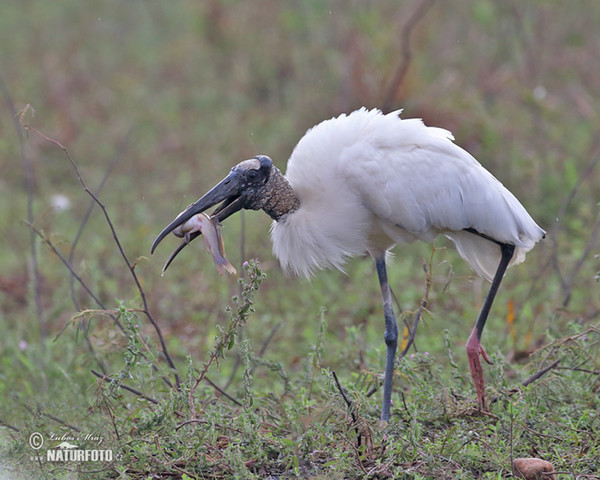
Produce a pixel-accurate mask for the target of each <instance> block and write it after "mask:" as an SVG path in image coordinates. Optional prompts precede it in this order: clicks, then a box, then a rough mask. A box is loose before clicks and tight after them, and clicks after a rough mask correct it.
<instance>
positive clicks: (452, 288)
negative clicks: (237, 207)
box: [0, 0, 600, 406]
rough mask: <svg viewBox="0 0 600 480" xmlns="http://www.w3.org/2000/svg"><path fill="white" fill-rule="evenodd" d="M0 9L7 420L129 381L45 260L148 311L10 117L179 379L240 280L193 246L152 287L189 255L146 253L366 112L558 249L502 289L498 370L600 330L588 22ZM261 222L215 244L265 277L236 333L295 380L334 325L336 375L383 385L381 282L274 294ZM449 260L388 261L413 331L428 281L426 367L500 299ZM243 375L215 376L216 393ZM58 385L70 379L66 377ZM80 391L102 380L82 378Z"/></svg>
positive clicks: (463, 7) (345, 282) (595, 17)
mask: <svg viewBox="0 0 600 480" xmlns="http://www.w3.org/2000/svg"><path fill="white" fill-rule="evenodd" d="M0 8H1V14H0V45H1V47H0V76H1V79H2V81H3V103H2V109H1V112H2V114H1V115H0V167H1V171H2V176H1V178H0V197H1V203H0V209H1V211H2V215H1V216H0V238H1V239H2V247H3V248H2V249H1V250H0V261H1V265H2V268H1V269H0V301H1V309H0V315H1V318H0V325H1V328H2V331H3V332H4V333H3V335H2V336H1V337H0V352H2V353H0V357H1V358H2V369H1V371H0V393H2V394H3V395H5V396H6V397H5V398H8V399H10V400H9V402H8V403H10V404H12V405H13V406H15V405H24V404H27V403H28V402H29V399H31V398H44V397H46V398H49V397H52V401H55V402H57V403H60V402H67V401H68V400H67V399H66V395H67V394H69V395H71V396H72V395H73V392H75V391H77V392H80V394H81V395H82V396H85V394H86V390H87V388H88V387H89V386H90V385H92V384H93V383H94V382H95V380H94V377H92V375H91V374H89V370H90V368H95V365H96V364H97V363H98V360H97V358H103V359H104V360H102V362H104V363H105V365H110V364H111V363H110V362H111V361H114V362H117V360H110V358H111V355H116V352H119V351H120V349H122V348H123V344H124V340H123V339H122V338H121V336H120V332H117V331H115V330H116V329H115V328H114V324H113V322H112V320H110V319H108V318H106V317H102V316H98V317H92V318H91V319H90V320H88V326H89V328H90V338H91V342H92V344H93V346H94V349H95V350H94V351H95V356H96V357H97V358H96V359H94V356H93V355H91V354H90V351H89V348H88V345H86V343H85V342H84V340H83V337H82V335H81V329H80V328H78V327H77V325H78V322H76V321H72V318H73V316H74V315H75V314H76V313H77V312H78V311H79V310H83V309H98V308H99V306H98V305H97V303H96V302H94V301H93V300H92V299H91V297H90V296H89V295H88V294H87V293H86V292H85V291H84V290H83V289H82V288H81V286H80V285H78V284H77V283H76V282H75V286H74V287H72V275H71V274H70V272H69V270H68V269H67V268H65V266H64V264H63V263H62V262H61V261H60V260H59V259H58V258H57V256H56V255H55V253H53V251H52V250H51V248H49V246H48V243H51V244H52V246H53V247H54V248H55V249H56V250H57V251H58V252H61V253H62V255H64V256H65V258H69V259H70V262H71V265H72V269H73V271H74V272H76V273H77V274H78V275H79V276H80V277H81V278H82V279H83V280H84V281H85V282H86V284H87V285H88V286H89V287H90V289H91V290H93V292H94V293H95V294H96V295H97V297H98V298H99V299H101V300H102V302H104V303H105V305H107V306H108V307H109V308H114V306H115V305H116V304H117V303H118V301H121V300H122V301H124V302H125V304H126V305H127V306H128V307H129V308H138V307H140V305H141V300H140V298H139V295H138V293H137V289H136V288H135V284H134V283H133V281H132V279H131V276H130V274H129V271H128V269H127V267H126V266H125V264H124V262H123V260H122V258H121V257H120V255H119V252H118V250H117V248H116V246H115V243H114V241H113V236H112V233H111V231H110V229H109V228H108V226H107V223H106V221H105V219H104V217H103V215H102V213H101V211H100V210H99V209H98V208H97V207H95V208H94V210H93V211H92V212H91V215H90V216H89V218H88V217H86V212H88V209H89V207H90V197H89V196H88V195H87V194H86V193H85V192H84V191H83V189H82V187H81V185H80V184H79V182H78V179H77V175H76V173H75V171H74V169H73V167H72V165H71V164H70V162H69V159H68V158H67V156H66V155H65V152H64V151H63V150H61V149H60V148H59V147H58V146H57V145H56V144H54V143H51V142H48V141H47V140H45V139H44V138H42V137H41V136H40V135H38V134H36V133H34V132H33V131H29V132H28V131H27V130H26V129H25V130H22V132H23V139H22V148H21V146H20V142H19V134H18V129H16V127H15V120H16V119H17V120H20V121H21V125H22V126H31V127H32V128H35V129H37V130H39V131H40V132H42V133H43V134H44V135H46V136H47V137H49V138H51V139H53V140H55V141H57V142H60V143H61V144H62V145H64V146H65V147H66V148H67V149H68V151H69V153H70V155H71V156H72V158H73V160H74V162H75V163H76V164H77V166H78V167H79V169H80V171H81V175H82V176H83V178H84V180H85V182H86V183H87V185H88V186H89V188H90V189H91V190H92V191H97V192H98V197H99V198H100V200H101V201H102V202H103V204H104V205H105V207H106V209H107V212H108V214H109V216H110V219H111V220H112V222H113V224H114V227H115V231H116V233H117V235H118V237H119V239H120V241H121V242H122V244H123V248H124V250H125V252H126V254H127V255H128V257H129V259H130V260H131V261H132V262H134V261H137V266H136V272H137V274H138V275H139V277H140V281H141V283H142V286H143V288H144V290H145V292H146V294H147V298H148V301H149V303H150V308H151V310H152V312H153V314H154V316H155V317H156V319H157V321H158V322H159V324H160V325H161V327H162V328H163V333H164V334H165V338H166V340H167V344H168V345H169V348H170V350H171V354H172V355H173V357H174V358H175V361H176V363H177V364H178V365H180V366H182V368H184V367H185V364H186V360H185V355H186V354H188V353H189V354H190V355H191V356H192V358H194V359H200V360H202V359H203V358H204V356H205V355H206V351H207V349H209V348H210V347H211V342H212V339H213V337H214V335H215V332H216V330H215V328H216V325H218V324H222V323H223V322H224V321H225V319H226V317H225V311H224V305H226V304H227V303H228V302H229V299H230V297H231V295H233V294H235V293H236V292H237V290H238V284H237V281H236V279H235V278H225V277H220V276H219V275H217V272H216V271H215V269H214V267H213V264H212V259H211V258H210V255H209V254H208V253H206V252H205V251H204V249H203V247H202V245H201V244H200V243H199V242H198V243H197V244H196V245H195V246H192V247H191V248H188V249H186V251H184V253H183V254H181V256H180V257H178V258H177V259H176V260H175V262H174V263H173V265H172V266H171V267H170V269H169V271H168V272H167V274H166V275H165V276H164V277H161V275H160V273H161V268H162V264H163V262H164V261H165V260H166V258H167V257H168V254H169V252H170V247H171V246H172V247H174V246H175V245H176V242H175V241H174V240H172V239H167V240H166V241H165V242H163V244H161V246H160V247H159V249H158V251H157V253H155V255H154V256H153V257H150V256H149V249H150V245H151V243H152V240H153V239H154V237H155V236H156V235H157V234H158V233H159V232H160V231H161V229H162V228H163V227H164V226H165V225H166V224H167V223H168V222H169V221H170V220H171V219H172V218H174V216H175V215H176V214H177V213H178V212H179V211H181V210H182V209H183V208H185V207H186V206H187V205H188V204H189V203H191V202H192V201H194V200H196V199H197V198H198V197H199V196H200V195H201V194H203V193H204V192H206V191H207V190H208V189H209V188H210V187H212V186H213V185H214V184H215V183H216V182H217V181H218V180H220V179H221V178H223V177H224V176H225V175H226V174H227V172H228V171H229V169H230V168H231V166H233V165H234V164H236V163H238V162H239V161H241V160H244V159H246V158H249V157H252V156H254V155H256V154H259V153H260V154H267V155H269V156H271V158H273V160H274V161H275V163H276V165H277V166H278V167H279V168H280V169H282V170H285V165H286V161H287V158H288V157H289V155H290V153H291V151H292V149H293V147H294V145H295V144H296V142H297V141H298V140H299V139H300V138H301V136H302V135H303V134H304V132H305V131H306V130H307V129H308V128H309V127H311V126H312V125H314V124H315V123H318V122H320V121H321V120H324V119H327V118H331V117H332V116H337V115H339V114H340V113H343V112H350V111H352V110H354V109H356V108H359V107H361V106H366V107H369V108H371V107H379V108H382V109H383V110H384V111H392V110H396V109H404V111H403V114H402V115H403V117H405V118H410V117H420V118H423V120H424V121H425V123H427V124H428V125H435V126H439V127H443V128H446V129H449V130H451V131H452V132H453V134H454V136H455V138H456V143H457V144H458V145H460V146H462V147H464V148H465V149H466V150H468V151H469V152H470V153H471V154H473V155H474V156H475V157H476V158H477V159H478V160H479V161H480V162H481V163H482V164H483V165H484V166H485V167H486V168H487V169H488V170H489V171H491V172H492V173H493V174H494V175H495V176H496V177H497V178H498V179H499V180H501V181H502V182H503V183H504V184H505V185H506V186H507V187H508V188H509V189H510V190H511V191H512V192H513V193H514V194H515V195H516V196H517V197H518V198H519V199H520V201H521V202H522V203H523V204H524V205H525V207H526V208H527V209H528V211H529V212H530V213H531V215H532V216H533V218H534V219H536V221H537V222H538V223H539V225H540V226H542V227H543V228H544V229H545V230H546V231H547V233H548V234H547V238H546V240H544V241H543V242H542V243H541V244H540V245H539V246H537V247H536V248H535V249H534V250H533V251H532V252H531V253H530V254H529V255H528V259H527V261H526V263H525V264H523V265H520V266H518V267H515V268H513V269H511V270H509V273H508V275H507V277H506V280H505V283H504V284H503V286H502V289H501V293H500V296H499V297H498V299H497V301H496V304H495V305H494V310H493V312H492V318H491V319H490V321H489V322H488V328H487V329H486V333H485V334H484V345H486V349H487V350H488V352H495V351H502V352H503V353H504V355H506V356H507V357H508V358H509V359H513V360H518V359H519V358H521V357H525V358H526V356H527V354H528V353H530V352H532V351H534V350H535V349H536V348H537V347H539V346H541V345H543V344H544V343H545V342H547V341H549V339H551V338H553V337H563V336H565V335H568V334H569V332H571V331H572V330H571V328H572V327H571V326H570V325H579V326H581V327H582V328H583V326H584V325H588V324H590V323H597V322H598V316H599V314H600V295H598V293H599V292H598V290H599V285H598V271H599V270H600V260H599V258H598V254H599V253H600V247H599V245H598V232H599V225H600V224H599V207H598V201H599V199H600V181H599V180H600V176H599V175H600V174H599V171H598V170H599V167H598V161H599V159H600V136H599V126H600V121H599V113H598V112H600V76H599V75H598V72H600V35H599V34H598V25H600V4H598V3H597V2H562V1H558V0H544V1H529V2H520V1H517V0H514V1H503V2H500V1H493V0H475V1H467V0H464V1H462V0H457V1H454V2H433V1H431V2H429V1H424V2H416V1H397V0H389V1H385V0H382V1H378V2H364V1H342V0H337V1H331V2H321V1H312V0H311V1H304V2H295V1H279V0H277V1H276V0H264V1H260V2H241V1H235V0H207V1H203V2H194V1H181V2H159V1H137V0H131V1H117V0H107V1H104V2H80V1H63V2H59V3H56V2H46V1H39V0H19V1H12V0H9V1H4V2H3V3H2V7H0ZM11 102H12V104H13V105H14V112H11V107H10V103H11ZM15 113H16V117H15ZM100 186H101V190H99V189H100ZM28 206H29V207H28ZM28 208H29V209H28ZM28 223H31V224H32V225H34V226H35V228H36V229H37V230H39V231H40V232H42V235H43V237H44V238H45V239H46V240H47V242H44V241H43V240H42V238H41V237H40V236H39V235H35V234H33V235H32V233H31V230H30V228H29V226H28ZM269 223H270V220H269V218H268V217H267V216H266V215H264V214H262V213H261V212H247V213H245V214H244V215H243V216H237V218H232V219H230V220H228V221H227V222H226V225H225V227H224V229H223V236H224V239H225V245H226V249H227V253H228V258H229V259H230V260H231V261H232V263H234V264H235V265H236V266H237V267H238V270H240V268H239V266H240V265H241V263H242V262H244V261H245V260H247V259H250V258H257V259H259V260H260V261H261V263H262V267H263V270H264V271H265V272H266V273H267V275H268V277H267V279H266V280H265V282H264V283H263V286H262V287H261V291H260V292H259V294H258V296H257V300H256V302H257V303H256V310H257V312H256V314H255V316H254V317H252V319H251V321H250V323H249V325H248V326H247V327H246V329H245V332H244V335H246V336H247V337H248V338H249V339H250V340H251V342H253V344H254V345H255V349H256V350H259V349H260V346H261V345H265V343H264V342H265V341H266V340H267V337H268V336H269V335H271V334H272V335H273V339H272V341H270V343H269V344H268V348H267V350H266V353H265V355H266V356H268V357H269V358H271V359H274V360H277V361H281V362H283V364H284V365H285V366H286V367H287V368H291V369H294V366H295V365H297V364H298V363H299V359H300V358H302V357H303V356H305V355H306V354H307V352H308V351H309V349H310V345H311V342H313V341H314V338H315V336H316V335H317V332H318V328H319V317H320V315H321V313H320V309H321V307H325V308H326V309H327V313H326V317H327V321H328V323H329V336H328V340H327V348H328V350H327V353H326V354H325V355H324V359H325V360H324V361H325V362H326V363H327V364H328V365H331V366H332V367H335V368H338V369H339V370H340V371H342V372H343V371H344V370H346V371H348V370H350V371H351V370H353V369H356V370H359V369H363V368H371V369H373V370H374V371H380V370H379V369H380V368H381V366H382V365H383V362H384V357H383V342H382V335H383V325H382V323H383V320H382V316H381V311H380V310H381V307H380V299H379V293H378V285H377V281H376V276H375V274H374V271H373V267H372V265H371V262H370V261H365V260H364V259H356V260H353V261H352V262H351V263H350V265H349V266H348V275H343V274H341V273H340V272H321V273H319V274H318V275H317V276H316V278H315V279H314V280H313V281H312V282H308V281H306V280H305V279H289V278H285V277H284V276H283V274H282V273H281V271H280V269H279V266H278V264H277V262H276V261H275V259H274V258H273V257H272V255H271V252H270V250H271V246H270V242H269V240H268V228H269ZM80 230H81V232H80V236H79V237H78V235H79V234H78V231H80ZM76 238H78V242H77V243H76V246H75V248H73V242H74V240H75V239H76ZM32 241H33V242H34V243H33V246H32ZM449 246H450V244H448V243H447V242H446V241H444V239H438V240H437V241H436V242H435V246H434V247H432V246H431V245H417V244H415V245H408V246H402V247H399V248H396V249H395V252H396V260H395V262H394V264H393V265H392V267H391V268H390V276H391V282H392V285H393V288H394V290H395V292H396V294H397V296H398V298H399V301H400V303H401V304H402V305H403V308H405V309H406V311H407V312H409V313H410V312H411V311H414V310H415V309H416V308H417V307H418V305H419V304H420V302H421V298H422V296H423V292H424V288H425V274H424V272H423V269H422V262H423V261H425V262H426V263H427V264H428V265H429V269H430V273H431V275H432V279H433V286H432V289H431V292H430V298H429V313H428V314H427V315H426V316H425V317H424V318H423V320H422V323H421V325H420V327H419V328H420V330H419V333H418V335H417V340H416V346H417V349H418V350H419V351H421V352H424V351H428V352H432V354H434V355H435V352H436V351H440V350H443V349H444V342H443V340H442V332H443V331H444V330H445V329H448V330H449V338H450V339H451V342H452V343H453V344H455V345H457V346H460V347H462V345H463V344H464V341H465V340H466V338H467V336H468V333H469V332H470V329H471V328H472V325H473V323H474V320H475V318H476V314H477V311H478V310H479V306H480V305H481V302H482V299H483V296H484V294H485V290H486V288H487V284H485V283H484V282H482V281H481V280H479V279H477V278H475V277H474V276H473V274H472V272H471V271H470V270H469V268H468V266H467V265H466V264H465V263H464V262H463V261H462V260H461V259H460V258H459V257H458V255H457V254H456V252H455V251H454V250H453V249H452V248H446V247H449ZM140 322H141V323H142V326H141V328H142V329H143V330H144V331H146V330H147V331H146V334H147V335H148V336H149V338H154V337H153V335H154V334H153V330H152V329H151V328H150V327H149V326H148V325H146V323H147V322H146V320H145V318H141V319H140ZM279 327H281V328H279ZM63 329H65V330H64V332H63V333H62V335H61V336H60V337H59V338H58V339H57V340H55V337H56V336H57V335H58V334H59V333H60V332H61V331H63ZM152 341H154V342H155V341H156V339H155V338H154V339H153V340H152ZM43 345H49V347H48V348H52V349H53V350H52V352H53V353H51V354H50V353H48V352H47V350H45V348H44V347H43ZM349 346H350V347H352V348H348V347H349ZM458 356H459V357H460V358H459V359H457V361H459V362H463V363H462V365H463V366H466V360H465V359H464V358H463V356H464V355H462V352H461V354H460V355H458ZM234 358H235V355H233V356H232V358H231V359H229V360H228V361H225V362H223V364H222V365H221V371H220V372H221V373H220V375H222V377H223V378H227V377H228V376H229V375H230V373H231V372H232V371H233V369H234V366H233V365H234ZM45 368H60V370H62V372H63V373H64V372H67V373H68V374H64V375H65V378H63V379H62V380H60V379H61V378H62V377H61V376H60V374H57V375H55V376H52V375H50V373H48V374H44V369H45ZM465 368H466V367H465ZM109 370H110V369H109ZM464 371H465V372H466V371H467V370H464ZM11 372H12V373H11ZM14 372H19V373H18V374H17V373H14ZM78 373H79V374H81V378H84V379H86V378H87V379H89V383H87V384H86V382H85V380H84V381H82V382H74V381H73V376H75V375H77V374H78ZM257 375H259V374H257ZM266 381H268V380H267V379H265V382H266ZM61 382H62V383H61ZM53 385H55V386H53ZM56 385H62V386H61V387H60V388H58V386H56ZM466 385H467V384H466ZM59 391H65V392H67V393H62V394H61V393H58V392H59ZM3 398H4V397H3ZM71 398H72V397H71Z"/></svg>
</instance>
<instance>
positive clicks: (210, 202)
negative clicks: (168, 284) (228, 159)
mask: <svg viewBox="0 0 600 480" xmlns="http://www.w3.org/2000/svg"><path fill="white" fill-rule="evenodd" d="M273 169H275V170H277V169H276V168H275V167H273V161H272V160H271V159H270V158H269V157H267V156H266V155H258V156H256V157H254V158H251V159H250V160H245V161H243V162H241V163H238V164H237V165H236V166H235V167H233V168H232V169H231V171H230V172H229V175H227V177H225V178H224V179H223V180H221V181H220V182H219V183H218V184H217V185H215V186H214V187H213V188H212V189H211V190H210V191H209V192H208V193H206V194H205V195H204V196H203V197H202V198H200V199H199V200H197V201H196V202H194V203H192V204H191V205H190V206H189V207H188V208H186V209H185V210H184V211H183V212H181V213H180V214H179V215H178V216H177V218H175V220H173V221H172V222H171V223H170V224H169V225H167V227H166V228H165V229H164V230H163V231H162V232H161V233H160V234H159V235H158V237H156V240H154V243H153V244H152V250H151V252H154V250H155V248H156V247H157V246H158V244H159V243H160V242H161V241H162V239H163V238H165V237H166V236H167V235H168V234H169V233H171V232H172V231H173V230H174V229H176V228H177V227H178V226H180V225H182V224H184V223H185V222H187V221H188V220H189V219H190V218H192V217H193V216H194V215H196V214H198V213H202V212H204V211H205V210H208V209H209V208H211V207H213V206H214V205H216V204H218V203H221V202H223V203H221V205H219V206H218V207H217V209H216V210H215V211H214V212H213V214H212V217H215V218H216V220H217V221H219V222H220V221H223V220H225V219H226V218H227V217H229V216H230V215H232V214H234V213H235V212H237V211H239V210H241V209H247V210H258V209H260V208H263V206H264V203H265V198H268V195H266V194H265V192H266V190H267V184H268V182H269V179H270V178H271V173H272V170H273Z"/></svg>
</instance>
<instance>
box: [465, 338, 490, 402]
mask: <svg viewBox="0 0 600 480" xmlns="http://www.w3.org/2000/svg"><path fill="white" fill-rule="evenodd" d="M466 350H467V358H468V359H469V369H470V370H471V378H472V379H473V384H474V386H475V391H476V392H477V403H478V404H479V408H480V409H481V410H483V411H487V406H486V404H485V386H484V382H483V368H482V367H481V361H480V360H479V356H482V357H483V359H484V360H485V361H486V362H487V363H490V364H491V363H492V362H491V361H490V358H489V357H488V356H487V354H486V353H485V350H484V349H483V347H482V346H481V343H480V342H479V339H478V338H477V336H476V335H474V334H471V336H470V337H469V340H468V341H467V344H466Z"/></svg>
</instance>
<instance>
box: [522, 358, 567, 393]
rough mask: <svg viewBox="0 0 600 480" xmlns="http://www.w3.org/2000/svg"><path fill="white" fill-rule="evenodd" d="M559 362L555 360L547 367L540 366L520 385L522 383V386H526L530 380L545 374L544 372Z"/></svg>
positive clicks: (533, 380)
mask: <svg viewBox="0 0 600 480" xmlns="http://www.w3.org/2000/svg"><path fill="white" fill-rule="evenodd" d="M559 363H560V360H556V361H554V362H552V363H551V364H550V365H548V366H547V367H545V368H542V369H541V370H539V371H537V372H535V373H534V374H533V375H532V376H531V377H529V378H528V379H527V380H525V381H524V382H523V383H521V385H523V386H524V387H526V386H527V385H529V384H530V383H531V382H535V381H536V380H537V379H538V378H540V377H542V376H543V375H545V374H546V373H548V372H549V371H550V370H552V369H553V368H555V367H557V366H558V364H559Z"/></svg>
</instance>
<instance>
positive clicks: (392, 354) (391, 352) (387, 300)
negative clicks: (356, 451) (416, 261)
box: [374, 253, 398, 422]
mask: <svg viewBox="0 0 600 480" xmlns="http://www.w3.org/2000/svg"><path fill="white" fill-rule="evenodd" d="M374 260H375V267H376V268H377V276H378V277H379V285H380V287H381V296H382V297H383V313H384V315H385V335H384V337H383V338H384V340H385V344H386V346H387V359H386V363H385V375H384V378H383V404H382V407H381V421H382V422H388V421H389V419H390V406H391V403H392V378H393V376H394V360H395V358H396V348H397V347H398V325H397V324H396V318H395V316H394V307H393V305H392V292H391V290H390V285H389V283H388V279H387V271H386V267H385V253H383V254H382V255H379V256H378V257H376V258H374Z"/></svg>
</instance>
